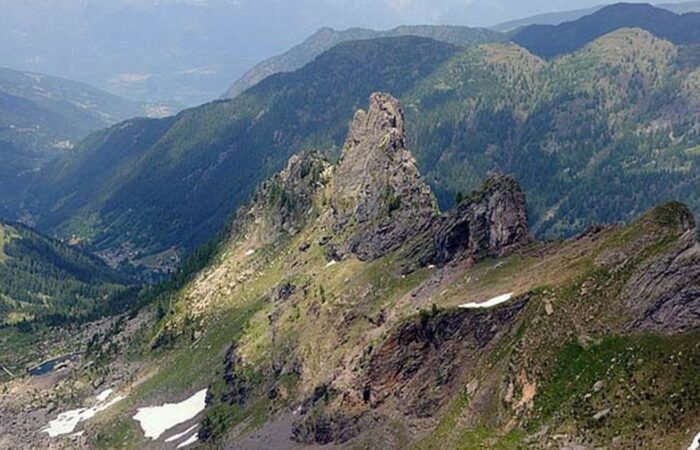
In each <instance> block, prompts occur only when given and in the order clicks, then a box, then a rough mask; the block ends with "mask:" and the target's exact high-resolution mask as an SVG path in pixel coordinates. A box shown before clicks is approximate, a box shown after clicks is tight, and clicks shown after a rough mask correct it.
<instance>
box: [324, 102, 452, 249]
mask: <svg viewBox="0 0 700 450" xmlns="http://www.w3.org/2000/svg"><path fill="white" fill-rule="evenodd" d="M331 202H332V207H333V222H334V224H333V228H334V230H335V231H336V233H337V234H339V235H342V234H343V233H345V234H346V235H345V236H344V239H342V240H341V243H340V244H339V249H338V250H339V253H340V254H341V255H345V254H348V253H352V254H354V255H356V256H357V257H358V258H359V259H361V260H371V259H376V258H379V257H381V256H383V255H385V254H387V253H389V252H390V251H392V250H394V249H396V248H398V247H399V246H401V244H403V243H404V242H406V241H407V240H408V239H410V238H412V237H414V236H416V235H418V234H419V233H421V232H422V231H425V230H427V229H428V228H429V227H430V226H431V225H432V223H433V221H434V219H435V217H436V216H437V214H438V209H437V202H436V200H435V196H434V195H433V193H432V191H431V190H430V187H429V186H428V185H427V184H426V183H425V182H424V181H423V179H422V178H421V175H420V173H419V171H418V167H417V164H416V161H415V159H414V158H413V156H412V155H411V153H410V152H409V151H408V150H407V149H406V144H405V121H404V115H403V110H402V109H401V105H400V104H399V102H398V100H396V99H395V98H393V97H391V96H390V95H388V94H383V93H375V94H372V96H371V97H370V102H369V109H368V110H367V111H366V112H365V111H363V110H360V111H358V112H357V113H356V114H355V118H354V120H353V122H352V125H351V127H350V132H349V134H348V138H347V141H346V143H345V146H344V149H343V155H342V158H341V161H340V163H339V165H338V167H337V170H336V173H335V176H334V181H333V189H332V200H331Z"/></svg>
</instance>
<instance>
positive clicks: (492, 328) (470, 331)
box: [361, 298, 528, 417]
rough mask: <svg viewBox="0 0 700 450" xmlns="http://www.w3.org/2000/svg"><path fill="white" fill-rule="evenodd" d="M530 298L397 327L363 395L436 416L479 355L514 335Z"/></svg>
mask: <svg viewBox="0 0 700 450" xmlns="http://www.w3.org/2000/svg"><path fill="white" fill-rule="evenodd" d="M527 301H528V299H527V298H524V299H521V300H517V301H515V302H513V303H511V304H508V305H506V306H504V307H500V308H497V309H496V310H494V311H488V312H474V311H466V310H452V311H446V312H435V313H432V314H431V313H426V312H424V313H423V314H421V315H420V316H419V317H416V318H415V319H414V320H412V321H408V322H406V323H405V324H403V325H402V326H401V327H400V328H398V329H397V330H395V331H394V332H393V333H392V334H391V335H390V336H389V338H388V339H387V340H386V341H385V342H384V343H383V344H382V345H381V347H380V348H379V349H377V351H376V353H375V354H373V356H372V359H371V361H370V363H369V367H368V369H367V370H366V372H365V374H364V376H363V379H362V395H361V397H362V399H363V401H364V402H366V403H367V404H369V405H370V406H371V407H378V406H379V405H381V404H382V403H384V402H385V401H389V400H390V399H392V398H393V399H395V400H396V407H397V408H398V409H399V410H400V411H401V412H403V413H404V414H407V415H412V416H416V417H430V416H432V415H433V414H434V413H435V412H436V411H437V410H438V409H439V408H440V407H441V406H442V405H443V404H444V403H446V402H449V399H450V398H453V396H452V394H454V393H455V390H458V389H461V388H463V387H464V383H465V380H466V378H467V377H468V375H469V372H470V369H471V368H472V367H474V366H476V362H477V361H478V359H479V358H480V357H481V356H482V355H483V354H484V353H485V352H487V351H488V350H489V349H492V348H493V346H494V345H497V343H498V342H500V340H501V339H502V338H503V337H504V336H505V335H507V334H508V333H510V331H511V325H512V324H513V323H514V322H515V321H516V320H517V318H518V316H519V314H520V312H521V311H522V310H523V308H524V307H525V306H526V305H527Z"/></svg>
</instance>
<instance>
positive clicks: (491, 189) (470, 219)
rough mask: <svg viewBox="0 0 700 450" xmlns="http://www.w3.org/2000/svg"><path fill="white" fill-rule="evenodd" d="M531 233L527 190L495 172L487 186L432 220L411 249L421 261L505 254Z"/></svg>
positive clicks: (441, 262)
mask: <svg viewBox="0 0 700 450" xmlns="http://www.w3.org/2000/svg"><path fill="white" fill-rule="evenodd" d="M531 241H532V237H531V235H530V234H529V231H528V222H527V204H526V201H525V194H524V193H523V191H522V189H521V188H520V186H519V185H518V183H517V182H516V181H515V179H513V178H512V177H510V176H502V175H493V176H491V177H490V178H489V179H488V180H487V181H486V183H485V184H484V186H483V187H482V188H481V189H480V190H479V191H476V192H474V193H472V194H471V195H470V196H468V197H467V198H466V199H464V200H463V201H462V202H461V203H460V204H459V205H457V206H455V208H453V209H452V210H450V211H448V212H447V213H445V214H443V215H442V216H440V217H439V218H437V219H436V220H434V221H433V223H432V225H431V227H430V229H429V230H428V232H427V234H426V235H425V238H424V239H422V240H419V241H418V242H416V244H414V246H413V247H412V248H411V250H410V251H409V254H410V257H411V259H412V260H413V261H416V262H417V263H418V264H419V265H427V264H436V265H444V264H447V263H449V262H450V261H452V260H455V259H472V260H474V261H477V260H479V259H483V258H486V257H500V256H504V255H506V254H508V253H510V252H512V251H514V250H517V249H518V248H521V247H523V246H524V245H527V244H529V243H530V242H531Z"/></svg>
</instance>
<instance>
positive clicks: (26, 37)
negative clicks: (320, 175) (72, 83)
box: [0, 0, 612, 111]
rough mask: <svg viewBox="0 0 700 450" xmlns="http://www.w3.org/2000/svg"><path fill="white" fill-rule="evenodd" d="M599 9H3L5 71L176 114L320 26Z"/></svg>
mask: <svg viewBox="0 0 700 450" xmlns="http://www.w3.org/2000/svg"><path fill="white" fill-rule="evenodd" d="M601 1H602V0H526V1H515V0H488V1H487V0H473V1H469V2H465V1H464V0H409V1H406V0H402V1H398V0H295V1H293V2H291V1H289V0H235V1H234V0H110V1H104V0H27V1H15V0H0V8H2V15H1V16H0V55H2V57H1V58H0V65H2V66H8V67H13V68H18V69H22V70H30V71H34V72H41V73H50V74H55V75H58V76H62V77H65V78H69V79H75V80H80V81H83V82H87V83H89V84H92V85H94V86H97V87H99V88H101V89H105V90H109V91H111V92H114V93H116V94H119V95H121V96H122V97H125V98H130V99H135V100H139V101H149V102H156V103H158V102H167V103H166V105H168V106H169V110H170V111H172V110H173V109H174V108H178V107H179V106H181V105H184V106H195V105H197V104H201V103H204V102H206V101H210V100H213V99H215V98H218V97H219V96H220V95H221V93H222V92H224V91H225V90H226V89H227V88H228V87H229V86H230V84H231V82H232V81H233V80H236V79H238V78H240V77H241V76H243V75H244V74H245V72H247V71H248V70H249V69H250V68H251V67H253V66H255V65H256V64H258V63H260V62H261V61H265V60H266V59H268V58H271V57H273V56H274V55H279V54H282V53H284V52H285V51H287V50H288V49H289V48H290V47H292V46H293V45H294V44H297V43H299V42H302V41H303V40H304V39H306V38H307V37H308V36H311V35H312V34H313V33H315V32H316V31H317V30H319V29H321V28H323V27H332V28H334V29H348V28H356V27H361V28H368V29H376V30H388V29H392V28H395V27H397V26H400V25H431V24H432V25H445V24H450V25H458V26H471V27H477V26H481V27H483V26H491V25H494V24H497V23H502V22H504V21H507V20H515V19H518V18H520V17H525V16H530V15H532V14H535V13H548V12H553V11H567V10H571V9H580V8H588V7H594V6H597V5H599V4H600V3H601ZM603 3H605V2H604V1H603ZM609 3H612V1H610V2H609ZM154 109H157V108H155V107H154Z"/></svg>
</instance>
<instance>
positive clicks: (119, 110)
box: [0, 68, 146, 217]
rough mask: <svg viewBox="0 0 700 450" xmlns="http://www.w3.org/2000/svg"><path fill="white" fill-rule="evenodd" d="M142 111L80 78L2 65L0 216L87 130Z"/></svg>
mask: <svg viewBox="0 0 700 450" xmlns="http://www.w3.org/2000/svg"><path fill="white" fill-rule="evenodd" d="M145 114H146V110H145V109H144V108H143V107H142V106H141V105H139V104H138V103H134V102H131V101H128V100H124V99H122V98H120V97H118V96H116V95H112V94H109V93H107V92H104V91H101V90H99V89H96V88H94V87H92V86H88V85H85V84H82V83H78V82H74V81H69V80H65V79H61V78H56V77H51V76H48V75H43V74H37V73H31V72H19V71H15V70H10V69H3V68H0V193H2V195H0V217H8V216H10V215H11V213H10V212H9V210H8V209H7V205H8V204H9V203H13V204H17V203H21V195H20V196H19V197H15V195H16V194H18V192H19V191H20V187H19V186H20V185H22V184H23V183H25V181H26V179H27V178H28V177H29V176H30V175H31V174H32V173H33V172H35V171H37V170H39V169H40V168H41V166H42V165H43V164H44V163H45V162H46V161H47V160H49V159H51V158H53V157H56V156H58V155H60V154H61V153H63V152H66V151H69V150H70V149H72V148H73V146H75V145H76V144H77V142H78V141H80V140H81V139H82V138H84V137H86V136H87V135H88V134H89V133H91V132H93V131H96V130H98V129H100V128H104V127H107V126H110V125H112V124H114V123H116V122H119V121H122V120H125V119H127V118H130V117H134V116H140V115H145Z"/></svg>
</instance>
